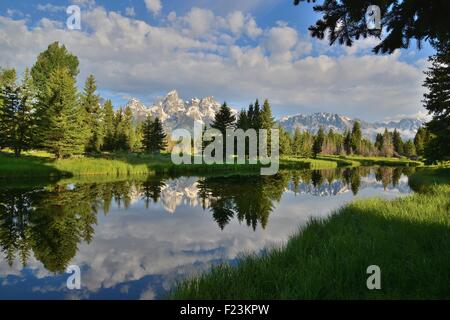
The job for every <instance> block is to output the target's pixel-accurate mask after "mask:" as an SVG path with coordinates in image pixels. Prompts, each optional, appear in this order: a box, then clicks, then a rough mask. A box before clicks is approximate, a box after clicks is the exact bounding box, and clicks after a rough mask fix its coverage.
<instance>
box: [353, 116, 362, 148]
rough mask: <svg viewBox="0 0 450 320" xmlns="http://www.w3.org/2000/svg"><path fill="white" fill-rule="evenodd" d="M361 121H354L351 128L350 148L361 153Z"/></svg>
mask: <svg viewBox="0 0 450 320" xmlns="http://www.w3.org/2000/svg"><path fill="white" fill-rule="evenodd" d="M361 139H362V133H361V123H359V121H355V123H354V124H353V129H352V142H351V143H352V149H353V152H354V153H356V154H361Z"/></svg>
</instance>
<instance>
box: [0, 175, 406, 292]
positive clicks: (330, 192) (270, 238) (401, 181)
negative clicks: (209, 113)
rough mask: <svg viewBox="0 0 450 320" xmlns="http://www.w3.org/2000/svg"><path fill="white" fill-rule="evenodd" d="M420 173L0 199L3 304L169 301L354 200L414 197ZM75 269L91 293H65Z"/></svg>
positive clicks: (69, 189) (121, 184)
mask: <svg viewBox="0 0 450 320" xmlns="http://www.w3.org/2000/svg"><path fill="white" fill-rule="evenodd" d="M411 170H413V169H402V168H351V169H338V170H322V171H286V172H280V173H279V174H278V175H275V176H270V177H267V176H249V175H245V176H229V177H150V178H145V179H137V180H127V181H115V182H97V183H83V182H77V181H66V182H60V183H58V184H54V185H49V186H45V187H37V186H36V187H14V186H9V187H2V188H0V248H1V251H2V255H1V258H0V298H1V299H8V298H16V299H27V298H35V299H36V298H47V299H48V298H57V299H63V298H65V299H69V298H84V299H88V298H91V299H95V298H104V299H108V298H112V299H137V298H143V299H154V298H161V297H163V296H164V294H165V293H166V292H167V291H168V290H170V288H171V287H172V286H173V284H174V282H175V281H177V280H179V279H182V278H183V277H186V276H187V275H191V274H193V273H196V272H201V271H202V270H205V269H207V268H208V267H209V266H211V264H215V263H219V262H223V261H227V262H231V263H233V262H234V261H235V260H236V258H237V257H238V256H239V254H242V253H243V252H258V251H259V250H261V249H263V248H266V247H271V246H275V245H280V244H281V243H283V242H284V241H286V240H287V238H288V237H289V235H291V234H292V233H293V232H295V231H296V230H297V228H298V226H299V225H302V224H304V223H306V221H307V220H308V219H309V218H310V217H325V216H327V215H328V214H329V213H330V211H331V210H333V209H335V208H337V207H339V206H341V205H342V204H344V203H345V202H347V201H350V200H352V199H354V198H355V197H367V196H381V197H385V198H392V197H397V196H399V195H402V194H408V193H409V192H410V189H409V187H408V179H407V176H408V175H409V174H410V173H411ZM70 264H76V265H79V266H80V267H81V269H82V290H80V291H69V290H67V289H66V288H65V284H66V278H67V275H65V274H64V273H63V272H64V270H65V269H66V267H67V266H68V265H70Z"/></svg>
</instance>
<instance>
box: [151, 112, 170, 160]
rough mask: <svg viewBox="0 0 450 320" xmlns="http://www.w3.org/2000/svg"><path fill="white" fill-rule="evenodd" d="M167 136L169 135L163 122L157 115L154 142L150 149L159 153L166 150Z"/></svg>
mask: <svg viewBox="0 0 450 320" xmlns="http://www.w3.org/2000/svg"><path fill="white" fill-rule="evenodd" d="M166 138H167V135H166V134H165V133H164V128H163V125H162V122H161V120H159V118H158V117H156V118H155V121H154V122H153V131H152V144H151V147H150V151H151V152H156V153H159V152H161V151H163V150H165V149H166V147H167V142H166Z"/></svg>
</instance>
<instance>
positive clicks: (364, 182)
mask: <svg viewBox="0 0 450 320" xmlns="http://www.w3.org/2000/svg"><path fill="white" fill-rule="evenodd" d="M360 179H361V180H360V185H359V187H358V192H359V191H361V190H363V189H366V188H376V189H384V190H386V191H398V192H399V193H402V194H407V193H410V192H411V188H410V187H409V185H408V178H407V177H406V176H401V178H400V180H399V183H398V184H396V185H394V184H392V183H390V184H388V185H387V186H383V183H382V182H381V181H377V179H376V177H375V174H370V175H369V176H366V177H361V178H360ZM287 190H289V191H292V192H294V193H295V194H311V195H314V196H319V197H325V196H337V195H340V194H344V193H347V192H353V190H352V186H351V184H348V183H347V182H345V181H343V180H334V181H332V182H328V181H325V182H323V183H322V184H321V185H320V186H314V184H313V183H311V182H303V181H301V182H300V183H299V184H298V185H296V183H294V181H290V182H289V184H288V187H287Z"/></svg>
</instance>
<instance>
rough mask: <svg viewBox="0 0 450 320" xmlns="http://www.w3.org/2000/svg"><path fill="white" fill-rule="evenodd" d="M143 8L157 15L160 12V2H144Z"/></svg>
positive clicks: (155, 0)
mask: <svg viewBox="0 0 450 320" xmlns="http://www.w3.org/2000/svg"><path fill="white" fill-rule="evenodd" d="M145 6H146V7H147V9H148V11H150V12H152V13H153V14H159V13H160V12H161V10H162V3H161V0H145Z"/></svg>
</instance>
